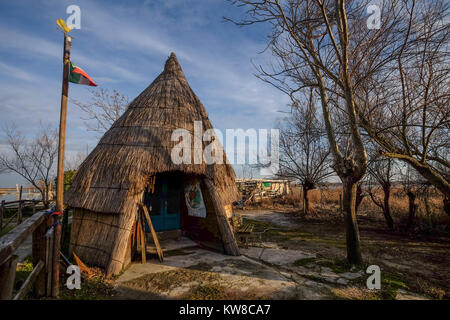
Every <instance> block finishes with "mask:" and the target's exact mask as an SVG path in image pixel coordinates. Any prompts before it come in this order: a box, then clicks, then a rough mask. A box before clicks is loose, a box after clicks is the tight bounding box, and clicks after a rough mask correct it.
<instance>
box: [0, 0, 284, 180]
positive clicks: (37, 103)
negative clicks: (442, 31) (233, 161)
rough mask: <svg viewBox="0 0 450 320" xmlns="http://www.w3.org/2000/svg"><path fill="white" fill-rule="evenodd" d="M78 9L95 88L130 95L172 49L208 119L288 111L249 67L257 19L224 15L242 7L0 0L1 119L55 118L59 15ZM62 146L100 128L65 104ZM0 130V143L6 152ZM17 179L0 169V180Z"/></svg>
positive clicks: (254, 56) (233, 121)
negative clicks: (244, 21)
mask: <svg viewBox="0 0 450 320" xmlns="http://www.w3.org/2000/svg"><path fill="white" fill-rule="evenodd" d="M72 4H75V5H78V6H79V7H80V9H81V29H80V30H74V31H73V32H72V35H73V38H74V39H73V41H72V54H71V58H72V61H73V62H75V63H76V64H77V65H78V66H80V67H82V68H83V69H84V70H85V71H86V72H87V73H88V74H89V75H90V76H91V77H92V78H93V79H94V81H96V82H97V83H98V84H99V85H100V86H101V87H104V88H109V89H116V90H118V91H119V92H121V93H123V94H125V95H127V96H128V97H129V98H130V100H132V99H133V98H134V97H136V96H137V95H138V94H139V93H140V92H141V91H142V90H143V89H145V88H146V87H147V86H148V85H149V84H150V83H151V82H152V81H153V79H154V78H155V77H156V76H157V75H158V74H159V73H160V72H161V71H162V69H163V66H164V62H165V60H166V59H167V57H168V56H169V54H170V52H172V51H173V52H175V53H176V55H177V57H178V60H179V62H180V64H181V66H182V68H183V70H184V73H185V75H186V77H187V80H188V81H189V84H190V85H191V87H192V89H193V90H194V91H195V92H196V94H197V95H198V96H199V97H200V99H201V100H202V102H203V104H204V105H205V107H206V110H207V112H208V114H209V117H210V120H211V121H212V123H213V125H214V126H215V127H216V128H218V129H221V130H225V129H226V128H243V129H248V128H255V129H259V128H272V127H274V125H275V120H276V119H277V118H279V117H280V116H281V115H280V113H279V112H278V111H279V110H287V107H286V105H287V103H288V98H287V97H286V96H284V95H283V94H282V93H280V92H279V91H277V90H276V89H274V88H272V87H270V86H269V85H268V84H265V83H263V82H262V81H260V80H258V79H257V78H256V77H255V76H254V75H253V74H254V73H255V69H254V67H253V65H252V61H253V62H254V63H256V64H260V63H261V64H266V63H268V61H269V59H270V56H269V54H268V53H264V54H259V52H261V51H262V50H263V49H264V48H265V43H266V38H265V35H266V34H267V30H265V29H264V28H265V27H264V26H262V25H259V26H251V27H246V28H239V27H237V26H235V25H233V24H231V23H226V22H224V21H223V19H222V17H223V16H229V17H238V16H239V15H240V14H242V12H243V9H242V8H236V7H233V6H232V5H230V4H229V3H228V2H227V1H224V0H147V1H74V0H71V1H61V0H42V1H22V0H14V1H5V0H2V1H1V2H0V40H1V41H0V125H4V124H11V123H16V124H17V125H18V126H19V128H20V129H21V131H22V132H24V133H25V134H26V135H28V136H30V137H31V136H32V135H33V133H34V132H36V130H37V129H38V128H39V125H40V123H41V122H42V123H44V124H46V123H51V124H53V125H55V126H56V125H57V124H58V121H59V108H60V94H61V73H62V40H63V39H62V33H61V32H59V31H58V30H57V27H56V23H55V21H56V19H58V18H63V19H64V20H65V19H66V18H67V17H68V14H66V8H67V7H68V6H69V5H72ZM87 89H88V87H87V86H81V85H75V84H71V85H70V89H69V98H74V99H77V100H82V101H83V100H88V98H89V92H88V90H87ZM68 109H69V111H68V122H67V143H66V148H67V154H68V156H69V157H71V156H73V155H75V154H76V153H77V152H80V151H82V152H85V151H86V147H87V146H88V148H89V149H92V148H93V147H94V146H95V144H96V143H97V141H98V134H95V133H93V132H89V131H87V130H86V128H85V125H84V120H82V116H83V115H82V113H81V111H80V110H79V109H78V108H77V107H76V106H75V105H73V104H71V103H69V108H68ZM4 138H5V137H4V135H3V134H2V133H0V152H4ZM20 182H22V181H21V180H20V179H19V178H18V177H17V176H16V175H12V174H3V175H0V186H10V185H14V184H15V183H20Z"/></svg>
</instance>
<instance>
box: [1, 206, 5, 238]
mask: <svg viewBox="0 0 450 320" xmlns="http://www.w3.org/2000/svg"><path fill="white" fill-rule="evenodd" d="M4 215H5V200H2V206H1V207H0V233H1V232H2V230H3V217H4Z"/></svg>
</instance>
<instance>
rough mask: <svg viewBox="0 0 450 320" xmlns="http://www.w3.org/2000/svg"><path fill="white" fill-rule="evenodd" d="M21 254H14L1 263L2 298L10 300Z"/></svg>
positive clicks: (0, 291) (0, 289) (0, 293)
mask: <svg viewBox="0 0 450 320" xmlns="http://www.w3.org/2000/svg"><path fill="white" fill-rule="evenodd" d="M17 260H19V256H16V255H13V256H11V257H10V258H9V259H8V260H7V261H5V262H4V263H3V264H1V265H0V300H10V299H11V298H12V291H13V287H14V279H15V277H16V267H17Z"/></svg>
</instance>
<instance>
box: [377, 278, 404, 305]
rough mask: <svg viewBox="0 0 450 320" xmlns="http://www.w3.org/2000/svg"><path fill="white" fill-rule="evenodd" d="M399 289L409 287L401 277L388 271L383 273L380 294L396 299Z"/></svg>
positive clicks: (384, 297) (386, 297)
mask: <svg viewBox="0 0 450 320" xmlns="http://www.w3.org/2000/svg"><path fill="white" fill-rule="evenodd" d="M398 289H405V290H408V289H409V288H408V286H407V285H406V283H405V281H404V280H403V279H401V278H400V277H398V276H396V275H393V274H391V273H387V272H384V273H382V274H381V292H380V295H381V297H382V298H383V299H389V300H393V299H395V297H396V296H397V291H398Z"/></svg>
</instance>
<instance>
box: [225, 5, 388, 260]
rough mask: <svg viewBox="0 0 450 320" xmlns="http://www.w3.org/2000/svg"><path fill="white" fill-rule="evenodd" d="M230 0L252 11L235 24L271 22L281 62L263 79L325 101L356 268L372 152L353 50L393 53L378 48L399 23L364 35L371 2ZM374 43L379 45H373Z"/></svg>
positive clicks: (349, 247)
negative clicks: (359, 209) (361, 194)
mask: <svg viewBox="0 0 450 320" xmlns="http://www.w3.org/2000/svg"><path fill="white" fill-rule="evenodd" d="M231 2H232V3H234V4H237V5H240V6H245V7H246V8H247V9H248V10H247V11H246V15H245V17H244V18H243V19H242V20H240V21H238V22H235V23H237V24H238V25H250V24H255V23H268V24H270V25H271V27H272V31H271V33H270V35H269V48H270V49H271V51H272V55H273V56H275V59H276V62H277V63H276V64H275V65H272V70H270V71H267V70H266V69H265V68H263V67H260V68H259V71H260V78H261V79H263V80H264V81H267V82H269V83H271V84H272V85H274V86H275V87H277V88H278V89H280V90H282V91H283V92H285V93H286V94H288V95H290V96H295V95H297V94H298V92H300V91H301V90H302V89H303V88H306V87H308V88H310V87H312V88H314V90H315V92H316V94H318V96H319V97H320V101H321V107H322V115H323V121H324V126H325V128H326V132H327V138H328V142H329V146H330V149H331V154H332V156H333V161H334V164H333V169H334V170H335V172H336V174H337V175H338V176H339V178H340V179H341V181H342V183H343V186H344V188H343V189H344V192H343V209H344V217H345V224H346V238H347V258H348V261H349V262H350V263H351V264H361V263H362V256H361V250H360V239H359V231H358V226H357V221H356V211H355V202H356V191H357V185H358V182H359V181H360V180H361V178H362V177H363V176H364V174H365V171H366V167H367V154H366V150H365V147H364V143H363V140H362V137H361V132H360V127H359V123H358V109H357V104H356V99H355V85H357V82H356V81H355V79H354V78H353V76H352V74H351V69H352V68H353V66H354V62H355V61H353V60H354V56H355V52H354V51H357V52H356V53H357V54H359V53H361V48H362V47H363V50H365V51H367V50H369V49H371V48H376V49H378V50H380V51H382V52H384V53H386V51H387V49H386V48H388V49H390V48H389V47H386V46H380V45H379V43H380V36H381V35H386V36H385V37H384V38H382V37H381V38H382V39H383V41H384V42H386V43H389V41H388V40H389V39H388V36H389V35H390V34H391V33H390V32H387V31H389V29H391V28H394V27H395V23H394V22H393V21H392V20H393V19H388V21H389V23H387V24H386V23H385V24H383V26H382V30H381V31H380V32H379V33H377V34H376V35H374V34H373V33H370V32H365V34H364V35H362V34H361V29H364V27H363V28H362V26H364V25H365V21H364V22H363V18H362V17H363V16H365V10H366V5H367V4H368V1H360V2H357V1H349V2H348V3H347V2H346V1H344V0H296V1H278V0H272V1H269V0H261V1H251V0H233V1H231ZM393 2H396V1H393ZM395 6H396V3H391V4H389V3H387V4H386V7H385V8H383V10H384V11H386V12H383V13H382V14H384V13H387V14H388V13H389V10H387V9H388V7H389V8H392V7H394V8H395ZM383 16H384V15H383ZM363 23H364V24H363ZM354 33H356V34H358V35H360V38H357V39H355V38H354V37H350V35H353V34H354ZM355 40H356V41H355ZM374 43H376V44H377V46H373V44H374ZM358 46H359V47H358ZM356 49H357V50H356ZM350 52H351V54H350ZM375 58H376V59H375V60H374V61H372V67H371V69H370V70H369V71H370V72H373V71H374V69H375V68H378V67H379V65H382V64H383V62H382V60H383V58H382V55H378V57H377V56H375ZM336 114H339V116H340V118H341V119H342V120H343V121H344V123H345V125H346V128H347V129H348V133H349V134H348V136H347V137H348V139H347V143H346V144H344V145H342V144H341V145H340V143H339V137H338V130H339V128H336V127H335V126H334V121H333V120H332V119H333V116H335V115H336ZM334 119H336V118H335V117H334Z"/></svg>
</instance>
